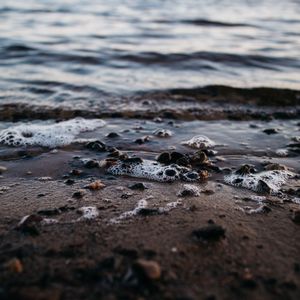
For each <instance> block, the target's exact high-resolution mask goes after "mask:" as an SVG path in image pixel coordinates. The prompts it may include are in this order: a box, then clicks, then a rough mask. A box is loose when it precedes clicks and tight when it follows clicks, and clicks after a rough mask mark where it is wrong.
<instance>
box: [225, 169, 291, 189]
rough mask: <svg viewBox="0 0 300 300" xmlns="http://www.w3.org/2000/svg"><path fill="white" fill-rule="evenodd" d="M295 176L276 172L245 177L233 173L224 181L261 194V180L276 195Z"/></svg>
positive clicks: (289, 173) (279, 171) (283, 171)
mask: <svg viewBox="0 0 300 300" xmlns="http://www.w3.org/2000/svg"><path fill="white" fill-rule="evenodd" d="M293 176H294V174H293V173H292V172H290V171H285V170H275V171H264V172H261V173H256V174H245V175H241V174H237V173H232V174H230V175H227V176H225V177H224V180H225V182H226V183H228V184H230V185H233V186H237V187H243V188H246V189H249V190H252V191H255V192H260V180H261V181H263V182H265V183H266V184H267V185H268V186H269V188H270V190H271V194H276V193H278V192H279V189H280V187H281V186H282V185H283V184H284V183H285V182H286V181H287V179H288V178H291V177H293Z"/></svg>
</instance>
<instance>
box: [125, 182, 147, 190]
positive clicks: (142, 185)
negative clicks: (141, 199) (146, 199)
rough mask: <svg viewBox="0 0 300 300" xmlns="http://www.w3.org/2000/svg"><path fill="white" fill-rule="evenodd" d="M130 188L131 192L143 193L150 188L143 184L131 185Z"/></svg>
mask: <svg viewBox="0 0 300 300" xmlns="http://www.w3.org/2000/svg"><path fill="white" fill-rule="evenodd" d="M128 187H129V188H130V189H131V190H141V191H143V190H145V189H148V187H147V186H146V185H145V184H144V183H142V182H138V183H134V184H132V185H130V186H128Z"/></svg>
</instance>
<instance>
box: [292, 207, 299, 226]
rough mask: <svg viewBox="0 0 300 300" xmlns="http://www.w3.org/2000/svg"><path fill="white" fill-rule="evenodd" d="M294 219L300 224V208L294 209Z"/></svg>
mask: <svg viewBox="0 0 300 300" xmlns="http://www.w3.org/2000/svg"><path fill="white" fill-rule="evenodd" d="M292 220H293V222H294V223H297V224H300V210H294V211H293V215H292Z"/></svg>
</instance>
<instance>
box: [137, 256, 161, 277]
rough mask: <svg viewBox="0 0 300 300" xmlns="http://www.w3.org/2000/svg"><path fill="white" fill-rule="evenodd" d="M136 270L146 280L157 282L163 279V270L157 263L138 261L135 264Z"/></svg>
mask: <svg viewBox="0 0 300 300" xmlns="http://www.w3.org/2000/svg"><path fill="white" fill-rule="evenodd" d="M134 268H135V270H136V271H137V272H138V273H140V274H141V275H142V276H144V277H145V278H146V279H149V280H157V279H159V278H160V277H161V268H160V265H159V264H158V263H157V262H156V261H153V260H145V259H138V260H137V261H136V262H135V264H134Z"/></svg>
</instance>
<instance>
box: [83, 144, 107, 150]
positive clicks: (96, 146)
mask: <svg viewBox="0 0 300 300" xmlns="http://www.w3.org/2000/svg"><path fill="white" fill-rule="evenodd" d="M86 147H87V148H88V149H91V150H94V151H99V152H105V151H107V147H106V145H105V144H104V143H102V142H101V141H93V142H89V143H87V144H86Z"/></svg>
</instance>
